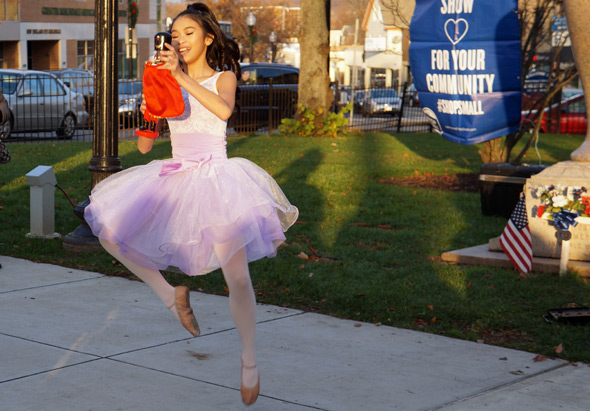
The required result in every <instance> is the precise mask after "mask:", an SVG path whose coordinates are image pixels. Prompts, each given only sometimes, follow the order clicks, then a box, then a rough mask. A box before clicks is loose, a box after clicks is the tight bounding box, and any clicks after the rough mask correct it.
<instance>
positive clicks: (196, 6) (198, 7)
mask: <svg viewBox="0 0 590 411" xmlns="http://www.w3.org/2000/svg"><path fill="white" fill-rule="evenodd" d="M186 9H187V10H191V11H200V12H202V13H209V14H210V13H211V10H210V9H209V7H207V5H206V4H205V3H200V2H198V3H192V4H189V5H188V6H186Z"/></svg>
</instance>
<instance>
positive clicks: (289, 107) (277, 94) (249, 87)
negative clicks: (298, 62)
mask: <svg viewBox="0 0 590 411" xmlns="http://www.w3.org/2000/svg"><path fill="white" fill-rule="evenodd" d="M241 68H242V79H241V80H240V81H239V84H238V86H239V90H240V91H239V93H240V96H239V99H238V101H237V107H236V110H235V111H234V114H233V115H232V117H231V118H230V121H229V127H231V128H233V129H234V130H236V131H238V132H243V131H256V130H258V129H259V128H263V127H269V128H274V127H277V126H278V125H279V123H280V121H281V119H283V118H291V117H292V116H293V114H294V113H295V110H296V108H297V93H298V89H299V69H298V68H297V67H293V66H290V65H287V64H278V63H249V64H248V63H244V64H242V65H241Z"/></svg>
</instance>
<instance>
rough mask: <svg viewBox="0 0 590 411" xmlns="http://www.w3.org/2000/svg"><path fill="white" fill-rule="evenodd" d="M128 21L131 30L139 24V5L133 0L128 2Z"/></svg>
mask: <svg viewBox="0 0 590 411" xmlns="http://www.w3.org/2000/svg"><path fill="white" fill-rule="evenodd" d="M127 20H128V22H129V28H131V29H134V28H135V25H136V24H137V3H136V2H135V1H133V0H129V1H128V2H127Z"/></svg>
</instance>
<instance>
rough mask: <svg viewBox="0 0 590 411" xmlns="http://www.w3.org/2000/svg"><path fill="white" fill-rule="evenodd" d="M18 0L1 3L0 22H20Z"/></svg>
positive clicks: (6, 0)
mask: <svg viewBox="0 0 590 411" xmlns="http://www.w3.org/2000/svg"><path fill="white" fill-rule="evenodd" d="M18 20H19V18H18V0H2V1H1V2H0V21H18Z"/></svg>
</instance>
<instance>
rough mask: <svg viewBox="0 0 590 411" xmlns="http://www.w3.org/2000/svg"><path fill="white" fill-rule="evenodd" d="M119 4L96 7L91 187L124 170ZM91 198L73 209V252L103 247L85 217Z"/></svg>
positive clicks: (69, 245)
mask: <svg viewBox="0 0 590 411" xmlns="http://www.w3.org/2000/svg"><path fill="white" fill-rule="evenodd" d="M118 6H119V0H97V1H96V3H95V6H94V13H95V14H94V16H95V17H94V38H95V39H96V40H95V44H96V46H95V48H94V72H95V82H94V136H93V140H92V158H91V159H90V163H89V165H88V169H89V170H90V173H91V175H92V187H94V186H95V185H96V184H98V183H99V182H100V181H102V180H104V179H105V178H106V177H108V176H110V175H111V174H114V173H116V172H117V171H120V170H121V169H122V167H121V160H120V159H119V157H118V156H119V122H118V115H119V112H118V105H117V104H116V103H117V101H118V100H119V88H118V73H119V66H118V59H117V43H118V38H119V35H118V26H119V25H118V20H119V17H118V16H119V14H118ZM88 204H90V201H89V199H86V200H84V201H82V202H81V203H80V204H78V205H77V206H76V207H75V208H74V214H75V215H76V216H77V217H79V218H80V219H81V220H82V222H81V223H80V225H79V226H78V228H76V230H74V231H73V232H71V233H70V234H68V235H67V236H66V237H65V238H64V242H63V247H64V249H66V250H71V251H83V250H92V249H96V248H101V245H100V243H99V242H98V239H97V238H96V237H95V236H94V235H93V234H92V232H91V231H90V227H88V224H86V221H85V220H84V208H86V206H87V205H88Z"/></svg>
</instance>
